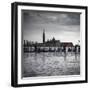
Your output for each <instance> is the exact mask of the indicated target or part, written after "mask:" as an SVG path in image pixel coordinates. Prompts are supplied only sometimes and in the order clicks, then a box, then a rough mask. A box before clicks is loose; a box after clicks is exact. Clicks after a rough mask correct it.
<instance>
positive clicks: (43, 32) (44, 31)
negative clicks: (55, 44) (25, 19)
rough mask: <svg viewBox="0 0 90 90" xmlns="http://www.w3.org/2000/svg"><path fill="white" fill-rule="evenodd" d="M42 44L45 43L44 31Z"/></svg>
mask: <svg viewBox="0 0 90 90" xmlns="http://www.w3.org/2000/svg"><path fill="white" fill-rule="evenodd" d="M43 43H45V30H44V29H43Z"/></svg>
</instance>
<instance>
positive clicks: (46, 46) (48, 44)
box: [24, 30, 75, 52]
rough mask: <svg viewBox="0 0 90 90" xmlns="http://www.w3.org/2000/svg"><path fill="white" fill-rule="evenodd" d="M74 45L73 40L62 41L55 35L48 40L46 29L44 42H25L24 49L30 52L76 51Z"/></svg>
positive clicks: (43, 37) (43, 36) (43, 35)
mask: <svg viewBox="0 0 90 90" xmlns="http://www.w3.org/2000/svg"><path fill="white" fill-rule="evenodd" d="M74 49H75V48H74V45H73V43H72V42H60V40H56V39H55V38H54V37H53V38H52V39H50V40H46V35H45V30H43V34H42V43H32V44H31V43H30V42H29V41H27V42H26V43H25V42H24V51H28V52H55V51H56V52H62V51H63V52H64V51H65V52H68V51H74Z"/></svg>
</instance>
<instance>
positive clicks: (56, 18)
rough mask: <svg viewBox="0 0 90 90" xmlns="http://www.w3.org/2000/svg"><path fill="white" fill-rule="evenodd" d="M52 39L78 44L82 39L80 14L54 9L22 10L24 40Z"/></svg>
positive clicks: (40, 40)
mask: <svg viewBox="0 0 90 90" xmlns="http://www.w3.org/2000/svg"><path fill="white" fill-rule="evenodd" d="M43 30H45V38H46V41H47V40H48V39H52V38H53V37H54V38H55V39H56V40H60V41H61V42H72V43H73V44H77V43H78V40H80V14H79V13H67V12H55V11H54V12H52V11H32V10H22V31H23V40H29V41H34V42H39V43H42V35H43Z"/></svg>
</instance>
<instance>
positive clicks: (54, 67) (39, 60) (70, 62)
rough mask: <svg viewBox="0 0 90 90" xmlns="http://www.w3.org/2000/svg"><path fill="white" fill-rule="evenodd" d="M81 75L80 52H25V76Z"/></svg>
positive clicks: (23, 73)
mask: <svg viewBox="0 0 90 90" xmlns="http://www.w3.org/2000/svg"><path fill="white" fill-rule="evenodd" d="M60 75H80V54H75V53H74V52H73V53H71V52H70V53H60V52H40V53H35V52H33V53H24V58H23V61H22V76H23V77H39V76H60Z"/></svg>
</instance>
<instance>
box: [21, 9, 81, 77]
mask: <svg viewBox="0 0 90 90" xmlns="http://www.w3.org/2000/svg"><path fill="white" fill-rule="evenodd" d="M22 42H23V46H22V47H23V49H22V52H23V53H22V56H23V59H22V77H39V76H58V75H59V76H60V75H80V13H67V12H66V13H65V12H50V11H48V12H47V11H30V10H22Z"/></svg>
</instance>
